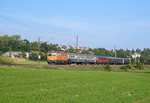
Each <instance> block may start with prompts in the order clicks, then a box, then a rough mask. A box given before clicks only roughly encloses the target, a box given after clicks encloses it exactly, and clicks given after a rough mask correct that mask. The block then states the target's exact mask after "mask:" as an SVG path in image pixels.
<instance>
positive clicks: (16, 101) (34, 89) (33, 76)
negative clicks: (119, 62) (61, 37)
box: [0, 66, 150, 103]
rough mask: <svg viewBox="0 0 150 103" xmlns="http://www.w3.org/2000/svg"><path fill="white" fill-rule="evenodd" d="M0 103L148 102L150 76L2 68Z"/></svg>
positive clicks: (124, 73) (0, 73)
mask: <svg viewBox="0 0 150 103" xmlns="http://www.w3.org/2000/svg"><path fill="white" fill-rule="evenodd" d="M146 71H149V70H146ZM0 103H150V73H149V72H143V73H141V72H140V71H135V72H114V71H113V72H106V71H81V70H80V71H75V70H72V69H70V70H65V69H61V70H60V69H55V68H52V69H43V68H42V67H41V69H37V68H36V67H28V68H27V67H7V66H1V67H0Z"/></svg>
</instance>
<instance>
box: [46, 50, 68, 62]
mask: <svg viewBox="0 0 150 103" xmlns="http://www.w3.org/2000/svg"><path fill="white" fill-rule="evenodd" d="M47 62H48V64H68V55H67V54H66V53H64V52H60V51H55V52H49V53H48V54H47Z"/></svg>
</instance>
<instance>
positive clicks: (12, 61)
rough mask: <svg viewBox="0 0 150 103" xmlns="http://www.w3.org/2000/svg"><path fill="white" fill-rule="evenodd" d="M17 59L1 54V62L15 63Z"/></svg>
mask: <svg viewBox="0 0 150 103" xmlns="http://www.w3.org/2000/svg"><path fill="white" fill-rule="evenodd" d="M14 63H15V61H14V60H13V59H12V58H9V57H4V56H0V64H14Z"/></svg>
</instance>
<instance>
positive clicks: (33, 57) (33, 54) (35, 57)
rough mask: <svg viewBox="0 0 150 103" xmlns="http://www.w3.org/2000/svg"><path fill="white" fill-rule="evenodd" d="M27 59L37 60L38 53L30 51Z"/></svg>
mask: <svg viewBox="0 0 150 103" xmlns="http://www.w3.org/2000/svg"><path fill="white" fill-rule="evenodd" d="M29 59H30V60H34V61H37V60H38V55H37V53H33V52H32V53H31V54H30V56H29Z"/></svg>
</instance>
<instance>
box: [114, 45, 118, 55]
mask: <svg viewBox="0 0 150 103" xmlns="http://www.w3.org/2000/svg"><path fill="white" fill-rule="evenodd" d="M114 53H115V58H116V57H117V53H116V46H115V45H114Z"/></svg>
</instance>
